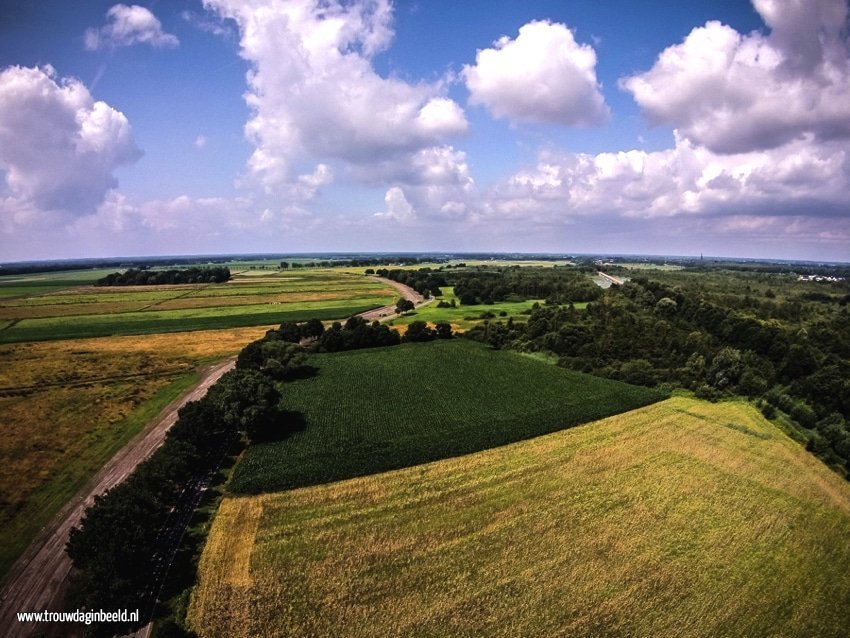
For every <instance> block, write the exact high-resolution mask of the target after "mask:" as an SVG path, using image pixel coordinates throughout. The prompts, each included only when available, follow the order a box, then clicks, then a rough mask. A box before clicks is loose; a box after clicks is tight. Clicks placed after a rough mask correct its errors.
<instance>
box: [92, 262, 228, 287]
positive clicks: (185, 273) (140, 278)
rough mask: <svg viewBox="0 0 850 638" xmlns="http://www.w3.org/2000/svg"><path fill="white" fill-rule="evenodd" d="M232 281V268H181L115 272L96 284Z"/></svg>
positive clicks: (147, 284)
mask: <svg viewBox="0 0 850 638" xmlns="http://www.w3.org/2000/svg"><path fill="white" fill-rule="evenodd" d="M229 280H230V268H228V267H227V266H215V267H213V268H181V269H176V268H175V269H171V270H139V269H136V268H131V269H129V270H126V271H124V272H114V273H111V274H109V275H106V277H103V278H102V279H98V280H97V281H96V282H95V286H161V285H166V284H221V283H224V282H225V281H229Z"/></svg>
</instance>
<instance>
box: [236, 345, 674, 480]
mask: <svg viewBox="0 0 850 638" xmlns="http://www.w3.org/2000/svg"><path fill="white" fill-rule="evenodd" d="M310 363H311V365H314V366H316V367H318V368H319V373H318V375H317V376H315V377H312V378H309V379H303V380H299V381H295V382H291V383H288V384H286V385H284V386H283V397H284V398H283V404H284V407H286V408H287V409H290V410H298V411H301V412H303V413H304V415H305V416H306V419H307V428H306V429H305V430H303V431H301V432H298V433H296V434H294V435H293V436H291V437H290V438H287V439H285V440H283V441H280V442H275V443H267V444H262V445H255V446H252V447H251V448H249V449H248V451H247V453H246V455H245V456H244V458H243V459H242V460H241V461H240V463H239V464H238V466H237V467H236V469H235V472H234V476H233V479H232V481H231V483H230V489H231V491H234V492H250V493H257V492H263V491H271V490H277V489H285V488H291V487H296V486H302V485H310V484H315V483H322V482H326V481H332V480H338V479H342V478H349V477H352V476H359V475H364V474H369V473H372V472H380V471H384V470H388V469H394V468H399V467H405V466H408V465H415V464H417V463H424V462H427V461H433V460H436V459H441V458H446V457H450V456H456V455H459V454H466V453H469V452H474V451H477V450H481V449H484V448H488V447H492V446H494V445H502V444H505V443H509V442H513V441H517V440H520V439H524V438H529V437H532V436H537V435H539V434H543V433H547V432H552V431H554V430H559V429H562V428H565V427H569V426H572V425H577V424H579V423H584V422H587V421H591V420H593V419H598V418H601V417H603V416H607V415H609V414H615V413H618V412H623V411H625V410H630V409H632V408H635V407H638V406H640V405H645V404H647V403H651V402H653V401H657V400H659V399H660V398H661V395H660V394H659V393H658V392H656V391H654V390H650V389H648V388H643V387H636V386H630V385H627V384H625V383H619V382H615V381H610V380H607V379H601V378H597V377H591V376H588V375H584V374H581V373H578V372H572V371H568V370H564V369H561V368H557V367H555V366H552V365H548V364H546V363H542V362H540V361H538V360H535V359H531V358H528V357H523V356H520V355H517V354H514V353H511V352H501V351H495V350H490V349H489V348H486V347H484V346H482V345H480V344H478V343H474V342H471V341H464V340H460V339H458V340H452V341H439V342H431V343H425V344H405V345H401V346H395V347H390V348H377V349H372V350H359V351H353V352H345V353H336V354H326V355H316V356H314V357H312V358H311V359H310Z"/></svg>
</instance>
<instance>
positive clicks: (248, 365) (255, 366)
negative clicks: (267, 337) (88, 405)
mask: <svg viewBox="0 0 850 638" xmlns="http://www.w3.org/2000/svg"><path fill="white" fill-rule="evenodd" d="M252 345H253V344H252ZM267 345H268V344H267ZM303 356H304V355H303V353H302V352H300V349H299V348H298V347H297V346H293V345H292V344H287V343H284V342H280V343H279V344H277V345H274V344H273V343H272V344H271V346H270V347H264V348H261V356H260V357H259V358H257V357H254V356H251V355H250V354H249V355H245V354H244V351H243V354H242V355H240V357H239V360H238V361H237V365H236V369H235V370H232V371H230V372H228V373H227V374H225V375H224V376H223V377H222V378H221V379H220V380H219V381H218V382H217V383H216V384H215V385H213V386H212V387H211V388H210V390H209V391H208V392H207V394H206V395H205V396H204V397H203V398H202V399H200V400H199V401H193V402H191V403H188V404H186V405H185V406H184V407H183V408H181V409H180V411H179V413H178V419H177V421H176V423H175V424H174V425H173V426H172V427H171V429H170V430H169V431H168V433H167V435H166V437H165V441H164V443H163V444H162V446H160V447H159V448H158V449H157V450H156V452H154V453H153V455H151V457H150V458H148V459H147V460H146V461H144V462H143V463H141V464H140V465H138V466H137V467H136V469H135V470H134V471H133V472H132V474H130V476H129V477H128V478H127V479H126V480H124V481H123V482H122V483H120V484H118V485H117V486H115V487H113V488H112V489H110V490H109V491H107V492H106V493H105V494H103V495H101V496H97V497H95V500H94V504H93V505H92V506H91V507H89V508H88V509H87V510H86V512H85V514H84V516H83V518H82V520H81V521H80V524H79V525H78V526H77V527H75V528H74V529H73V530H71V533H70V537H69V539H68V544H67V553H68V556H69V557H70V558H71V561H72V564H73V568H74V569H73V571H72V579H71V588H70V591H69V594H68V596H67V599H66V602H67V604H68V605H69V607H72V608H80V609H120V608H127V609H131V610H132V609H140V610H142V613H143V616H142V618H141V622H142V623H144V622H146V621H147V617H146V616H144V614H145V613H146V612H149V611H150V610H151V609H152V606H153V603H154V601H155V597H156V593H157V591H158V589H157V588H156V587H155V585H156V583H155V582H154V574H155V568H156V565H157V560H156V559H159V560H163V559H164V558H163V553H164V552H167V551H173V549H174V548H169V547H167V546H165V545H164V540H163V539H164V538H165V537H166V536H167V534H166V531H167V530H168V526H169V525H170V524H173V521H172V520H171V518H172V517H173V515H174V512H175V511H176V510H177V509H178V508H179V506H180V505H181V502H185V499H186V493H187V492H188V491H191V490H192V489H200V488H199V484H198V479H199V477H202V476H204V475H205V474H209V473H211V472H212V473H214V472H215V471H216V470H217V468H218V466H219V465H220V464H221V462H222V460H223V459H224V458H225V457H226V456H227V455H228V454H229V453H232V452H233V451H234V449H235V448H237V447H238V442H239V441H240V439H241V438H243V437H244V439H245V440H247V442H248V443H249V444H251V443H259V442H265V441H270V440H277V439H280V438H282V437H285V436H287V435H288V434H290V433H292V432H294V431H296V430H298V429H299V428H301V427H303V423H304V421H303V417H302V416H301V415H300V414H299V413H296V412H288V411H285V410H281V409H280V408H279V405H278V404H279V401H280V396H281V395H280V390H279V388H278V387H277V385H276V383H275V379H278V378H292V377H293V376H294V375H296V374H297V373H298V369H299V368H302V367H303V366H304V359H303ZM190 507H192V509H193V507H194V506H193V505H190ZM131 629H134V627H129V626H127V627H119V626H117V625H115V624H111V623H110V624H108V625H104V626H93V627H91V628H90V630H89V633H90V634H91V635H95V636H100V635H113V634H114V633H122V632H124V633H126V632H127V631H129V630H131Z"/></svg>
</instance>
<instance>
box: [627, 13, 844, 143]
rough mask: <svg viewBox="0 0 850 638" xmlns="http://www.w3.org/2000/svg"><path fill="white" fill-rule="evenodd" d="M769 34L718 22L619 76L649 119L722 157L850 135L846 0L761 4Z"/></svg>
mask: <svg viewBox="0 0 850 638" xmlns="http://www.w3.org/2000/svg"><path fill="white" fill-rule="evenodd" d="M754 4H755V7H756V9H757V10H758V11H759V13H760V14H761V15H762V17H763V18H764V19H765V21H766V23H767V24H768V26H770V27H771V29H772V30H771V32H770V34H769V35H767V36H765V35H762V34H761V33H758V32H753V33H750V34H747V35H742V34H740V33H738V32H737V31H735V29H733V28H731V27H729V26H726V25H723V24H721V23H719V22H716V21H712V22H708V23H707V24H706V25H705V26H703V27H699V28H696V29H694V30H693V31H691V33H690V34H689V35H688V36H687V37H686V38H685V40H684V41H683V42H682V43H680V44H677V45H674V46H671V47H669V48H667V49H666V50H665V51H663V52H662V53H661V54H660V55H659V57H658V59H657V61H656V62H655V65H654V66H653V67H652V68H651V69H650V70H649V71H647V72H645V73H640V74H637V75H634V76H631V77H628V78H624V79H623V80H621V86H622V87H623V88H624V89H626V90H627V91H629V92H630V93H631V94H632V95H633V96H634V99H635V100H636V101H637V103H638V105H639V106H640V107H641V109H642V110H643V112H644V113H645V114H646V116H647V117H648V118H649V119H650V121H652V122H653V123H656V124H670V125H672V126H674V127H676V128H677V129H678V131H679V133H680V134H681V135H683V136H685V137H687V138H688V139H690V140H692V141H693V142H695V143H697V144H702V145H704V146H706V147H708V148H709V149H711V150H712V151H715V152H718V153H739V152H746V151H751V150H756V149H772V148H777V147H779V146H782V145H783V144H786V143H788V142H790V141H792V140H799V139H803V138H805V137H806V136H810V137H812V138H813V139H814V140H815V141H816V142H819V141H827V140H834V139H847V138H850V60H848V41H847V31H846V26H847V3H846V1H845V0H805V1H803V0H782V1H779V0H756V1H755V3H754Z"/></svg>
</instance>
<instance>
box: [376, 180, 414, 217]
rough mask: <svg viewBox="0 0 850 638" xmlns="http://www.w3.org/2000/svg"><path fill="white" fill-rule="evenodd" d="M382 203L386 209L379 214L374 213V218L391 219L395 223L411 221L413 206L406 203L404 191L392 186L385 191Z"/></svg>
mask: <svg viewBox="0 0 850 638" xmlns="http://www.w3.org/2000/svg"><path fill="white" fill-rule="evenodd" d="M384 202H385V203H386V205H387V209H386V210H385V211H383V212H380V213H375V217H377V218H379V219H391V220H393V221H397V222H408V221H411V220H412V219H413V218H414V217H415V215H414V211H413V206H412V205H411V203H410V202H408V201H407V198H406V197H405V196H404V191H403V190H402V189H401V188H399V187H398V186H393V187H391V188H390V189H389V190H387V194H386V195H384Z"/></svg>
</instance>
